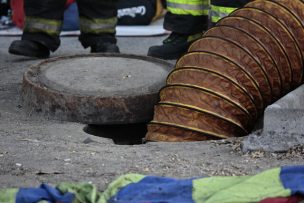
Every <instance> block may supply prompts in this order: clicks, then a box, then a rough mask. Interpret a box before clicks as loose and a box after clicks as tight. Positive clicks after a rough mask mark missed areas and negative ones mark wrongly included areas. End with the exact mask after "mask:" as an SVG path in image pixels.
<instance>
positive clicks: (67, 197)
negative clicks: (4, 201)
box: [16, 184, 74, 203]
mask: <svg viewBox="0 0 304 203" xmlns="http://www.w3.org/2000/svg"><path fill="white" fill-rule="evenodd" d="M41 200H46V201H48V202H49V203H54V202H60V203H72V201H73V200H74V194H72V193H65V194H61V192H60V191H58V190H57V189H56V188H54V187H51V186H48V185H46V184H41V185H40V187H39V188H20V189H19V191H18V193H17V194H16V203H37V202H39V201H41Z"/></svg>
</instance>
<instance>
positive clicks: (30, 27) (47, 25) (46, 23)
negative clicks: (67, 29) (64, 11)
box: [23, 16, 62, 36]
mask: <svg viewBox="0 0 304 203" xmlns="http://www.w3.org/2000/svg"><path fill="white" fill-rule="evenodd" d="M61 26H62V21H60V20H49V19H44V18H37V17H31V16H26V17H25V24H24V28H23V30H24V31H26V32H43V33H47V34H48V35H52V36H53V35H59V34H60V31H61Z"/></svg>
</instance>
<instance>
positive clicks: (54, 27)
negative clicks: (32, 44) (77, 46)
mask: <svg viewBox="0 0 304 203" xmlns="http://www.w3.org/2000/svg"><path fill="white" fill-rule="evenodd" d="M65 5H66V1H65V0H25V1H24V10H25V15H26V17H25V25H24V30H23V35H22V39H23V40H31V41H36V42H39V43H41V44H43V45H45V46H46V47H48V48H49V49H50V50H51V51H55V50H56V49H57V48H58V47H59V45H60V39H59V34H60V31H61V27H62V21H63V14H64V10H65ZM77 5H78V10H79V17H80V18H79V21H80V22H79V25H80V30H81V34H80V36H79V40H80V42H81V44H82V45H83V47H85V48H87V47H89V46H92V45H94V44H95V43H96V42H97V41H107V42H112V43H116V38H115V27H116V24H117V17H116V16H117V0H77Z"/></svg>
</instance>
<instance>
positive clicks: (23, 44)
mask: <svg viewBox="0 0 304 203" xmlns="http://www.w3.org/2000/svg"><path fill="white" fill-rule="evenodd" d="M8 52H9V53H11V54H15V55H21V56H28V57H35V58H48V57H49V56H50V50H49V49H48V48H47V47H46V46H44V45H42V44H40V43H38V42H34V41H28V40H16V41H13V42H12V43H11V45H10V47H9V49H8Z"/></svg>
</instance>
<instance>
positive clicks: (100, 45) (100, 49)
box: [91, 42, 119, 53]
mask: <svg viewBox="0 0 304 203" xmlns="http://www.w3.org/2000/svg"><path fill="white" fill-rule="evenodd" d="M91 53H119V48H118V46H117V45H116V44H115V43H111V42H97V43H96V44H94V45H92V46H91Z"/></svg>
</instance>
